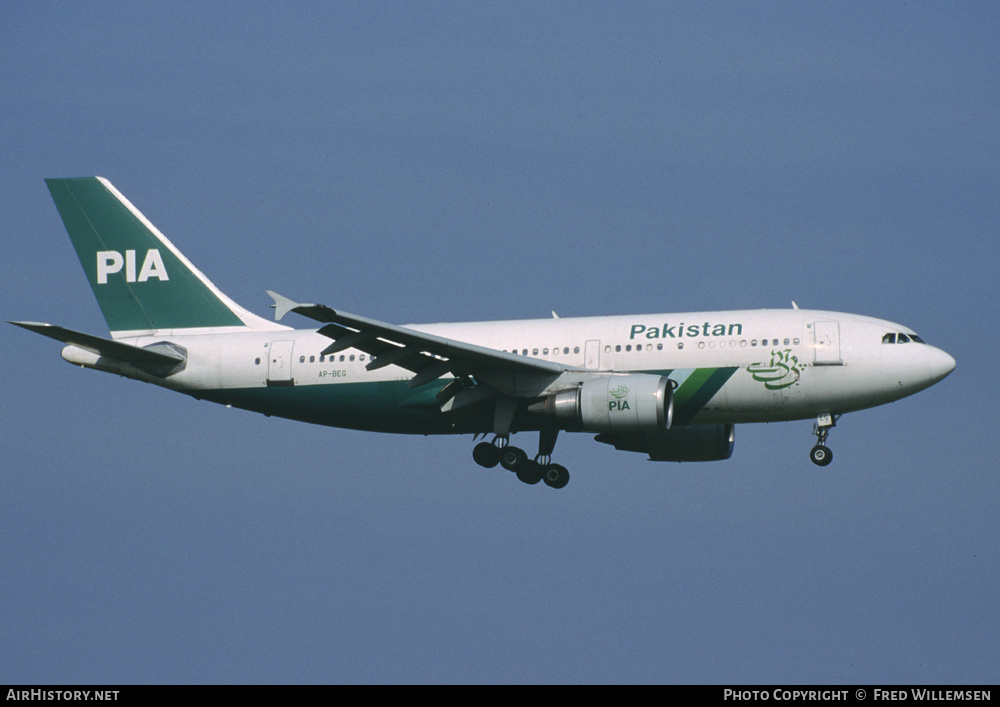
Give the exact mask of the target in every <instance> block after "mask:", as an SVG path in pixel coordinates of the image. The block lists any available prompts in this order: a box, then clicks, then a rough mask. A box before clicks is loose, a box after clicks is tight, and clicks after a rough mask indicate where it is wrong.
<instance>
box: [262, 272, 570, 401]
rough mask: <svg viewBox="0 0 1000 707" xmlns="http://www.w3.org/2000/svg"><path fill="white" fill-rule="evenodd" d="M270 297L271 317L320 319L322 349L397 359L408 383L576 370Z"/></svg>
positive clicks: (378, 361)
mask: <svg viewBox="0 0 1000 707" xmlns="http://www.w3.org/2000/svg"><path fill="white" fill-rule="evenodd" d="M268 294H269V295H270V296H271V298H272V299H274V304H273V305H272V307H274V309H275V315H274V318H275V319H276V320H280V319H281V318H282V317H283V316H285V315H286V314H287V313H289V312H295V313H296V314H301V315H302V316H304V317H308V318H310V319H313V320H315V321H317V322H320V323H322V324H324V326H323V327H321V328H320V329H318V333H320V334H322V335H323V336H326V337H328V338H330V339H332V340H333V343H332V344H330V345H329V346H327V347H326V349H324V350H323V352H322V353H323V354H332V353H336V352H338V351H343V350H344V349H349V348H353V349H358V350H360V351H364V352H365V353H367V354H369V355H370V356H373V357H374V358H373V360H372V361H371V362H370V363H369V364H368V365H367V366H366V368H367V369H368V370H370V371H372V370H375V369H378V368H383V367H384V366H388V365H396V366H399V367H400V368H405V369H406V370H408V371H410V372H412V373H413V374H414V376H413V377H412V378H411V379H410V380H409V381H408V382H407V387H410V388H416V387H417V386H420V385H423V384H425V383H429V382H431V381H433V380H436V379H438V378H440V377H441V376H443V375H446V374H449V373H450V374H451V375H453V376H455V377H456V378H461V377H463V376H473V377H477V378H481V379H486V378H494V379H495V378H496V377H497V374H515V373H525V374H541V375H543V376H546V377H555V376H558V375H560V374H561V373H563V372H564V371H567V370H576V367H574V366H566V365H563V364H559V363H555V362H552V361H544V360H542V359H537V358H529V357H526V356H518V355H516V354H511V353H506V352H503V351H498V350H496V349H491V348H487V347H485V346H476V345H475V344H469V343H465V342H463V341H457V340H455V339H448V338H445V337H442V336H435V335H433V334H427V333H424V332H421V331H417V330H416V329H409V328H407V327H401V326H396V325H395V324H387V323H385V322H380V321H377V320H375V319H369V318H367V317H362V316H359V315H357V314H349V313H347V312H343V311H340V310H334V309H332V308H330V307H327V306H326V305H322V304H299V303H298V302H294V301H292V300H290V299H288V298H287V297H282V296H281V295H279V294H277V293H276V292H271V291H270V290H268Z"/></svg>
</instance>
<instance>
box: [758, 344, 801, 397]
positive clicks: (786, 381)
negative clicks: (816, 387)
mask: <svg viewBox="0 0 1000 707" xmlns="http://www.w3.org/2000/svg"><path fill="white" fill-rule="evenodd" d="M747 371H749V372H750V375H752V376H753V379H754V380H755V381H757V382H758V383H763V384H764V387H765V388H767V389H768V390H782V389H783V388H788V387H789V386H792V385H795V384H796V383H798V382H799V376H801V375H802V371H801V370H800V369H799V358H798V356H792V350H791V349H784V350H779V349H772V351H771V362H770V363H769V364H767V365H764V364H763V363H751V364H750V365H749V366H747Z"/></svg>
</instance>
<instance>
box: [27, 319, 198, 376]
mask: <svg viewBox="0 0 1000 707" xmlns="http://www.w3.org/2000/svg"><path fill="white" fill-rule="evenodd" d="M10 324H13V325H14V326H19V327H21V328H22V329H27V330H28V331H33V332H35V333H36V334H41V335H42V336H47V337H49V338H50V339H55V340H56V341H61V342H63V343H64V344H72V345H73V346H76V347H78V348H81V349H83V350H84V351H90V352H91V353H94V354H97V355H98V356H105V357H107V358H113V359H116V360H118V361H128V362H129V363H134V364H137V365H143V366H176V365H177V364H179V363H182V362H183V361H184V357H183V356H181V355H180V354H178V353H176V352H174V351H171V350H170V349H167V348H165V347H161V348H160V349H159V350H157V351H151V350H149V349H143V348H139V347H138V346H132V345H130V344H125V343H122V342H120V341H113V340H111V339H103V338H101V337H99V336H93V335H91V334H84V333H83V332H79V331H73V330H72V329H66V328H63V327H61V326H53V325H52V324H41V323H39V322H10Z"/></svg>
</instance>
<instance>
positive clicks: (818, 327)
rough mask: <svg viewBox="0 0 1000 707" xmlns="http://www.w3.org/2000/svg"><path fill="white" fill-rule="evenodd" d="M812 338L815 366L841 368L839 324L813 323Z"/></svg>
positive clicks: (842, 363)
mask: <svg viewBox="0 0 1000 707" xmlns="http://www.w3.org/2000/svg"><path fill="white" fill-rule="evenodd" d="M813 336H814V337H815V340H816V359H815V364H816V365H817V366H842V365H844V362H843V360H841V358H840V322H815V323H814V324H813Z"/></svg>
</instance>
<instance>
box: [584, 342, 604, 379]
mask: <svg viewBox="0 0 1000 707" xmlns="http://www.w3.org/2000/svg"><path fill="white" fill-rule="evenodd" d="M583 367H584V368H586V369H587V370H588V371H596V370H598V369H599V368H600V367H601V342H600V341H598V340H597V339H591V340H590V341H588V342H587V345H586V348H585V349H584V351H583Z"/></svg>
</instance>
